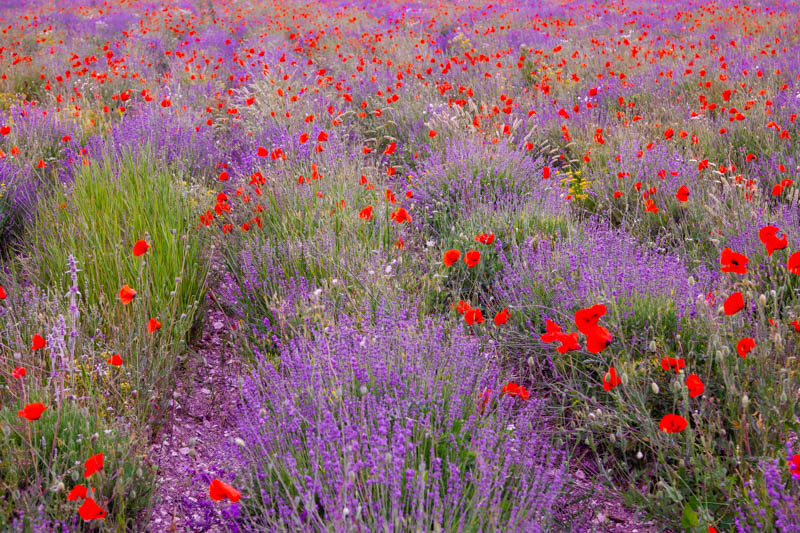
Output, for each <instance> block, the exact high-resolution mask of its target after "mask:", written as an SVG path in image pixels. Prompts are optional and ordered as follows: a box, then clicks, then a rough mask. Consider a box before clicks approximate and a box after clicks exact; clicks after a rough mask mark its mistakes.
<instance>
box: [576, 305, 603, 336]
mask: <svg viewBox="0 0 800 533" xmlns="http://www.w3.org/2000/svg"><path fill="white" fill-rule="evenodd" d="M605 314H606V306H605V305H603V304H597V305H593V306H592V307H589V308H586V309H580V310H578V311H576V312H575V326H576V327H577V328H578V331H580V332H581V333H583V334H584V335H587V336H588V335H589V334H590V332H591V331H592V330H593V329H594V328H595V327H596V326H597V322H598V321H599V320H600V317H602V316H603V315H605Z"/></svg>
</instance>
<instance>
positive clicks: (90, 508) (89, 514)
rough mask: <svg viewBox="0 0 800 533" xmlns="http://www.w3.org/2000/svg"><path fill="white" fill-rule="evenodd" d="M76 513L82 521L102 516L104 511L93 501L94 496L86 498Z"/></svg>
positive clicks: (104, 514) (104, 513)
mask: <svg viewBox="0 0 800 533" xmlns="http://www.w3.org/2000/svg"><path fill="white" fill-rule="evenodd" d="M78 514H79V515H81V518H83V520H84V522H88V521H90V520H95V519H97V518H104V517H105V516H106V512H105V511H104V510H103V509H102V508H101V507H100V506H99V505H97V503H96V502H95V501H94V498H86V499H85V500H84V501H83V504H82V505H81V506H80V507H79V508H78Z"/></svg>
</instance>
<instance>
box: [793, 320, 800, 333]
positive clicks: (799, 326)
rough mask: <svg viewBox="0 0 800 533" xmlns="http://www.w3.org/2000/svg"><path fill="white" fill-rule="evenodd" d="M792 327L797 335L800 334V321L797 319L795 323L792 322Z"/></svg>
mask: <svg viewBox="0 0 800 533" xmlns="http://www.w3.org/2000/svg"><path fill="white" fill-rule="evenodd" d="M792 327H793V328H794V330H795V331H796V332H797V333H800V320H797V319H795V320H794V322H792Z"/></svg>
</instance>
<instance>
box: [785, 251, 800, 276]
mask: <svg viewBox="0 0 800 533" xmlns="http://www.w3.org/2000/svg"><path fill="white" fill-rule="evenodd" d="M786 268H787V269H788V270H789V272H791V273H792V274H797V275H798V276H800V251H797V252H795V253H793V254H792V255H790V256H789V260H788V261H786Z"/></svg>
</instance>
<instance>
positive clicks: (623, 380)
mask: <svg viewBox="0 0 800 533" xmlns="http://www.w3.org/2000/svg"><path fill="white" fill-rule="evenodd" d="M620 379H621V380H622V384H623V385H625V386H627V385H628V373H627V372H623V373H622V376H620Z"/></svg>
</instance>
